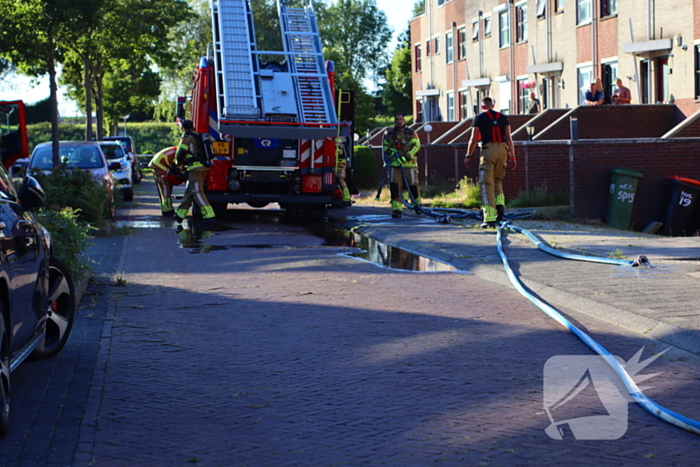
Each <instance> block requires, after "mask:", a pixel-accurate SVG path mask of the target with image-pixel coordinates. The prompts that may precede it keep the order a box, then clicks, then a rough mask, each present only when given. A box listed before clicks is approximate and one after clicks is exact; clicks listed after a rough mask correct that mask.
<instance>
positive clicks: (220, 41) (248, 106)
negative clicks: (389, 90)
mask: <svg viewBox="0 0 700 467" xmlns="http://www.w3.org/2000/svg"><path fill="white" fill-rule="evenodd" d="M278 7H279V13H280V24H281V30H282V31H281V32H282V37H283V43H284V45H285V50H284V51H283V52H262V51H258V50H257V46H256V42H255V32H254V26H253V19H252V13H251V9H250V4H249V2H248V0H212V19H213V24H214V48H213V50H214V54H213V57H204V58H202V60H201V62H200V65H199V67H198V68H197V70H196V73H195V77H194V83H193V88H192V94H191V97H190V109H189V115H190V118H191V120H192V121H193V123H194V127H195V130H196V131H197V132H199V133H201V134H203V135H209V139H210V146H211V160H210V170H209V174H208V178H207V183H206V194H207V197H208V199H209V201H210V202H211V203H212V206H214V208H215V210H217V211H221V210H223V209H225V208H226V207H227V205H228V204H229V203H247V204H248V205H250V206H252V207H264V206H266V205H267V204H269V203H278V204H279V205H280V207H282V208H284V209H287V210H288V211H290V212H292V213H312V214H323V213H325V210H326V208H327V207H329V206H332V205H347V204H349V203H346V202H343V201H341V194H340V190H339V187H338V179H337V174H338V162H339V159H344V160H346V161H347V165H348V169H347V172H348V173H351V164H352V149H353V148H352V146H353V132H352V118H353V117H352V115H351V111H352V95H351V93H348V92H343V91H337V92H336V90H335V89H334V79H333V76H334V73H333V69H332V63H330V62H329V63H326V62H325V61H324V60H323V55H322V49H321V43H320V38H319V37H318V32H317V30H318V29H317V26H316V20H315V13H314V11H313V8H312V6H311V5H310V4H308V5H305V6H304V7H303V8H289V7H288V6H287V5H286V2H281V3H280V4H279V5H278ZM261 55H268V56H269V55H275V56H284V57H285V59H284V60H283V61H281V62H278V61H270V62H267V63H263V62H262V61H261V60H260V58H259V56H261ZM183 101H184V99H182V98H180V100H179V105H180V104H182V103H183ZM338 109H340V112H338ZM339 113H340V114H341V116H342V118H343V120H340V118H339V117H338V115H339Z"/></svg>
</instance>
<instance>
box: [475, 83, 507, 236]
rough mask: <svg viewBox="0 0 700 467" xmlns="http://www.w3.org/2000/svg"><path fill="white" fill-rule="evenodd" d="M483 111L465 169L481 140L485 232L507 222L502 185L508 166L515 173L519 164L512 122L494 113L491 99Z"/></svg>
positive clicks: (476, 119)
mask: <svg viewBox="0 0 700 467" xmlns="http://www.w3.org/2000/svg"><path fill="white" fill-rule="evenodd" d="M481 108H482V109H483V110H484V111H483V112H481V113H480V114H479V115H477V116H476V117H475V118H474V122H473V123H472V135H471V138H470V139H469V146H468V148H467V157H466V158H465V160H464V166H465V167H469V159H470V158H471V156H472V153H473V152H474V150H475V149H476V146H477V141H479V140H481V156H480V157H479V189H480V190H481V204H482V205H483V210H484V222H483V223H482V224H481V227H482V228H484V229H485V228H494V227H496V225H497V223H498V222H500V221H501V220H503V214H504V212H505V209H506V199H505V196H504V195H503V184H502V181H503V177H505V175H506V165H507V163H508V159H509V158H510V162H511V166H512V168H513V169H515V168H516V167H517V165H518V164H517V161H516V158H515V147H514V146H513V138H512V137H511V133H510V123H508V118H506V116H505V115H503V114H501V113H500V112H496V111H494V110H493V100H492V99H491V98H490V97H485V98H484V99H483V100H482V101H481Z"/></svg>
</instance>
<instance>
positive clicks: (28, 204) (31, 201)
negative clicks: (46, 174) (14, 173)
mask: <svg viewBox="0 0 700 467" xmlns="http://www.w3.org/2000/svg"><path fill="white" fill-rule="evenodd" d="M17 196H18V197H19V202H20V204H21V205H22V207H23V208H25V209H38V208H40V207H42V206H43V205H44V202H45V201H46V194H45V193H44V189H43V188H41V185H40V184H39V182H38V181H37V179H36V178H34V177H32V176H31V175H27V176H26V177H24V180H22V185H21V186H20V187H19V190H18V193H17Z"/></svg>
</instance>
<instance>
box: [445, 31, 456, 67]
mask: <svg viewBox="0 0 700 467" xmlns="http://www.w3.org/2000/svg"><path fill="white" fill-rule="evenodd" d="M452 62H454V35H453V34H452V31H449V32H447V33H445V63H452Z"/></svg>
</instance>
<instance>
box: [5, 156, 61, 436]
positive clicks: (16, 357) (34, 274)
mask: <svg viewBox="0 0 700 467" xmlns="http://www.w3.org/2000/svg"><path fill="white" fill-rule="evenodd" d="M44 199H45V197H44V191H43V190H42V188H41V186H40V185H39V183H38V182H37V181H36V179H34V178H33V177H30V176H27V177H25V178H24V179H23V183H22V185H21V187H20V188H19V189H18V190H17V189H16V188H15V185H14V183H13V182H12V180H11V179H10V177H9V175H8V174H7V172H6V171H5V169H4V167H2V165H1V164H0V231H1V232H2V239H1V240H0V250H1V251H0V437H2V436H4V435H5V434H6V433H7V431H8V429H9V423H10V414H11V407H12V405H11V387H12V386H11V384H10V380H11V373H12V371H14V370H15V369H16V368H17V367H18V366H19V365H20V364H21V363H22V362H23V361H24V360H25V359H26V358H27V357H29V356H32V357H34V358H48V357H52V356H54V355H56V354H57V353H58V352H59V351H60V350H61V349H62V348H63V347H64V346H65V344H66V341H67V340H68V336H69V335H70V331H71V328H72V327H73V320H74V319H75V290H74V288H73V281H72V280H71V277H70V274H69V273H68V271H67V270H66V268H65V266H64V265H63V264H62V263H61V262H60V261H59V260H58V259H56V258H55V257H54V256H53V249H52V243H51V235H50V234H49V232H48V231H46V229H44V227H43V226H42V225H41V224H39V223H38V222H37V221H36V219H35V217H34V216H33V214H32V213H31V211H30V209H34V208H39V207H41V206H42V205H43V204H44ZM40 389H41V390H42V391H45V390H46V388H40Z"/></svg>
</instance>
